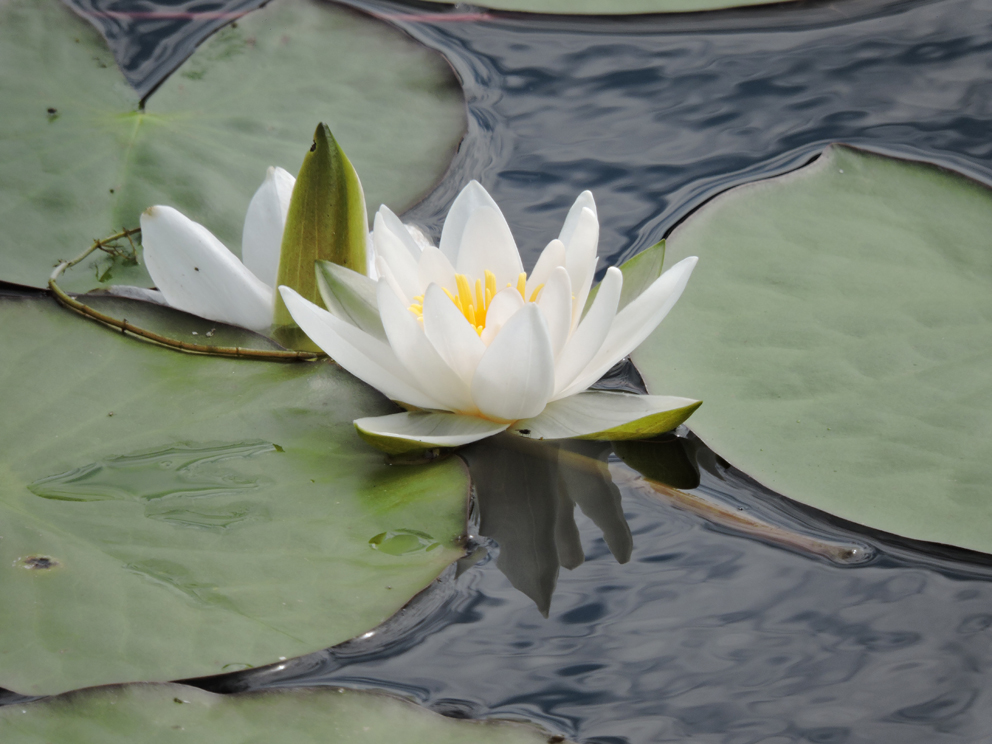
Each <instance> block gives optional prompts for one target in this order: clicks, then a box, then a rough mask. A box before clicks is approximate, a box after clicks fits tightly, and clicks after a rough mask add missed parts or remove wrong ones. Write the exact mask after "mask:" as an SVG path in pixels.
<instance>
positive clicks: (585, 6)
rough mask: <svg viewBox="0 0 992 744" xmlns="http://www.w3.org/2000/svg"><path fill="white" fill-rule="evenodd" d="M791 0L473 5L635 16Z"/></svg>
mask: <svg viewBox="0 0 992 744" xmlns="http://www.w3.org/2000/svg"><path fill="white" fill-rule="evenodd" d="M788 1H789V0H481V2H478V3H473V5H477V6H480V7H483V8H491V9H493V10H513V11H520V12H524V13H556V14H563V15H633V14H635V13H695V12H698V11H703V10H722V9H724V8H743V7H746V6H749V5H771V4H777V3H782V2H788Z"/></svg>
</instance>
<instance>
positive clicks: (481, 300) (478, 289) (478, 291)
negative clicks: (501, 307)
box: [475, 279, 486, 310]
mask: <svg viewBox="0 0 992 744" xmlns="http://www.w3.org/2000/svg"><path fill="white" fill-rule="evenodd" d="M475 306H476V307H477V308H479V309H480V310H485V309H486V296H485V294H483V292H482V280H481V279H476V280H475Z"/></svg>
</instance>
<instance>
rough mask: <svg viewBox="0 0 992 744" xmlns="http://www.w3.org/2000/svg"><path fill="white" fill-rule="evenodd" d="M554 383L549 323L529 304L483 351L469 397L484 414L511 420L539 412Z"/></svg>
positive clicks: (545, 402)
mask: <svg viewBox="0 0 992 744" xmlns="http://www.w3.org/2000/svg"><path fill="white" fill-rule="evenodd" d="M554 382H555V364H554V357H553V356H552V354H551V339H550V338H549V336H548V324H547V323H546V322H545V320H544V316H543V315H542V314H541V311H540V310H539V309H538V308H537V305H534V304H533V303H528V304H527V305H525V306H524V307H523V308H522V309H521V310H520V311H519V312H517V313H515V314H514V315H513V317H512V318H510V319H509V320H508V321H507V322H506V324H505V325H504V326H503V327H502V329H501V330H500V332H499V333H498V334H497V335H496V338H494V339H493V342H492V343H491V344H490V345H489V348H488V349H486V353H485V354H484V355H483V357H482V359H481V360H480V361H479V366H478V367H477V368H476V370H475V377H474V378H473V379H472V397H473V398H475V403H476V405H477V406H478V407H479V410H480V411H481V412H482V413H483V414H484V415H486V416H489V417H490V418H494V419H498V420H501V421H513V420H515V419H520V418H528V417H530V416H536V415H537V414H538V413H540V412H541V411H542V410H543V409H544V406H545V405H546V404H547V402H548V399H549V398H550V397H551V393H552V391H553V389H554Z"/></svg>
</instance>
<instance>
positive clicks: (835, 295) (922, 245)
mask: <svg viewBox="0 0 992 744" xmlns="http://www.w3.org/2000/svg"><path fill="white" fill-rule="evenodd" d="M990 236H992V191H990V190H989V189H988V188H987V187H985V186H983V185H981V184H979V183H976V182H974V181H971V180H969V179H966V178H964V177H963V176H960V175H956V174H954V173H951V172H949V171H945V170H941V169H939V168H936V167H933V166H930V165H925V164H921V163H914V162H908V161H904V160H896V159H892V158H887V157H883V156H880V155H874V154H870V153H866V152H862V151H858V150H854V149H850V148H846V147H839V146H835V147H831V148H828V149H827V151H826V152H825V153H824V154H823V155H822V156H821V157H820V158H819V159H818V160H816V161H815V162H814V163H812V164H811V165H808V166H806V167H805V168H802V169H800V170H798V171H796V172H794V173H791V174H788V175H785V176H781V177H779V178H774V179H770V180H768V181H763V182H759V183H754V184H750V185H747V186H742V187H739V188H737V189H733V190H731V191H729V192H727V193H726V194H724V195H722V196H720V197H718V198H716V199H714V200H713V201H712V202H710V203H709V204H707V205H706V206H704V207H703V208H702V209H700V210H699V211H698V212H697V213H696V214H694V215H693V216H692V217H690V218H689V219H688V220H687V221H686V222H685V223H684V224H683V225H681V226H680V227H679V228H677V229H676V230H675V231H674V232H673V233H672V235H671V237H670V238H669V239H668V260H669V261H678V260H679V259H681V258H683V257H685V256H688V255H698V256H699V265H698V267H697V268H696V271H695V272H694V274H693V277H692V279H691V281H690V282H689V286H688V288H687V289H686V291H685V294H684V295H683V296H682V299H681V300H680V301H679V304H678V305H677V306H676V308H675V309H674V310H673V311H672V313H671V315H670V316H669V317H668V318H666V319H665V322H664V323H662V324H661V326H660V327H659V330H658V331H656V332H655V334H654V335H653V336H652V337H651V338H650V339H648V341H646V342H645V343H644V344H643V345H642V346H641V348H640V349H639V350H638V351H637V352H636V353H635V355H634V361H635V363H636V364H637V367H638V369H640V371H641V373H642V374H643V376H644V379H645V381H646V382H647V384H648V387H649V389H651V390H652V392H655V393H665V394H671V395H689V396H693V397H696V398H703V399H705V400H706V405H705V406H703V407H702V408H701V409H700V410H699V411H697V412H696V414H695V415H694V416H693V418H692V424H691V425H692V428H693V430H694V431H695V432H696V433H697V434H699V436H700V437H702V438H703V439H704V440H705V441H706V442H707V444H709V445H710V446H711V447H713V449H714V450H716V451H717V452H718V453H719V454H720V455H721V456H723V457H725V458H726V459H727V460H729V461H730V462H731V463H733V464H734V465H736V466H737V467H739V468H741V469H742V470H744V471H745V472H747V473H748V474H750V475H752V476H754V477H755V478H757V479H758V480H759V481H761V482H762V483H764V484H765V485H766V486H768V487H770V488H772V489H774V490H775V491H778V492H779V493H782V494H784V495H786V496H789V497H790V498H793V499H796V500H798V501H802V502H805V503H807V504H810V505H812V506H815V507H817V508H819V509H823V510H825V511H828V512H830V513H832V514H836V515H838V516H841V517H844V518H845V519H849V520H851V521H854V522H858V523H861V524H864V525H869V526H871V527H875V528H878V529H881V530H885V531H888V532H893V533H898V534H900V535H905V536H907V537H912V538H917V539H920V540H928V541H932V542H937V543H946V544H951V545H957V546H960V547H963V548H970V549H974V550H980V551H984V552H992V499H990V498H989V486H988V484H989V482H990V480H992V237H990Z"/></svg>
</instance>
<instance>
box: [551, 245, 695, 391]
mask: <svg viewBox="0 0 992 744" xmlns="http://www.w3.org/2000/svg"><path fill="white" fill-rule="evenodd" d="M698 260H699V259H697V258H696V257H695V256H690V257H689V258H684V259H682V260H681V261H679V262H678V263H677V264H675V265H674V266H673V267H672V268H670V269H669V270H668V271H666V272H665V273H664V274H662V275H661V276H659V277H658V278H657V279H656V280H655V282H654V283H653V284H652V285H651V286H650V287H648V288H647V289H646V290H644V292H642V293H641V295H640V296H639V297H638V298H637V299H635V300H633V301H631V303H630V304H629V305H627V307H625V308H624V309H623V310H621V311H620V312H619V313H617V316H616V317H615V318H614V319H613V323H612V325H611V326H610V331H609V333H608V334H607V337H606V341H605V342H604V343H603V345H602V346H601V347H600V349H599V351H598V352H596V356H595V357H593V358H592V361H590V362H589V364H588V365H586V368H585V369H584V370H583V371H582V372H581V373H580V374H579V375H578V376H577V377H576V378H575V380H574V381H573V382H572V383H571V384H570V385H569V386H568V387H567V388H565V389H564V390H562V391H561V393H559V394H558V395H557V396H556V397H563V396H566V395H573V394H574V393H578V392H580V391H582V390H585V389H586V388H587V387H589V386H590V385H592V384H593V383H594V382H596V380H598V379H599V378H600V377H602V376H603V375H604V374H605V373H606V372H607V371H608V370H609V369H610V367H612V366H613V365H614V364H616V363H617V362H619V361H620V360H621V359H623V358H624V357H625V356H627V355H628V354H629V353H630V352H632V351H633V350H634V349H636V348H637V347H638V346H639V345H640V344H641V342H642V341H643V340H644V339H646V338H647V337H648V336H650V335H651V332H652V331H653V330H654V329H655V328H657V327H658V324H659V323H661V321H662V320H664V318H665V316H666V315H668V311H669V310H671V309H672V307H673V306H674V305H675V303H676V302H677V301H678V299H679V297H681V296H682V290H684V289H685V285H686V283H687V282H688V281H689V275H690V274H692V269H693V268H694V267H695V265H696V262H697V261H698ZM597 299H598V297H597ZM590 312H592V311H591V310H590Z"/></svg>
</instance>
